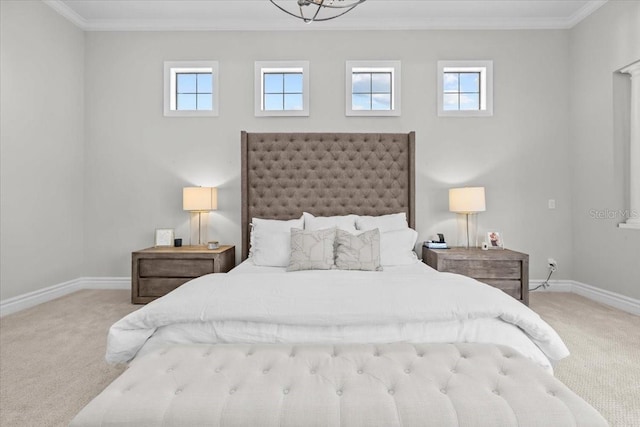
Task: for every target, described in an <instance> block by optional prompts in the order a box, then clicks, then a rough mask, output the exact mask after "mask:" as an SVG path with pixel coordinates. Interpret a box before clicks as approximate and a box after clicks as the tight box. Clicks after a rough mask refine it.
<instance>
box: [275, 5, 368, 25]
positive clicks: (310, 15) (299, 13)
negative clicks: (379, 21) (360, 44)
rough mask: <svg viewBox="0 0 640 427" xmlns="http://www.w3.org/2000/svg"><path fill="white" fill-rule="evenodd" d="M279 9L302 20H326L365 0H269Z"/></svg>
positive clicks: (307, 21) (347, 10) (340, 14)
mask: <svg viewBox="0 0 640 427" xmlns="http://www.w3.org/2000/svg"><path fill="white" fill-rule="evenodd" d="M269 1H270V2H271V3H273V4H274V5H275V6H276V7H277V8H278V9H280V10H281V11H283V12H285V13H288V14H289V15H291V16H295V17H296V18H298V19H302V20H303V21H304V22H306V23H309V22H316V21H328V20H330V19H334V18H337V17H338V16H342V15H344V14H345V13H347V12H349V11H350V10H351V9H353V8H354V7H356V6H357V5H359V4H360V3H364V2H365V0H269Z"/></svg>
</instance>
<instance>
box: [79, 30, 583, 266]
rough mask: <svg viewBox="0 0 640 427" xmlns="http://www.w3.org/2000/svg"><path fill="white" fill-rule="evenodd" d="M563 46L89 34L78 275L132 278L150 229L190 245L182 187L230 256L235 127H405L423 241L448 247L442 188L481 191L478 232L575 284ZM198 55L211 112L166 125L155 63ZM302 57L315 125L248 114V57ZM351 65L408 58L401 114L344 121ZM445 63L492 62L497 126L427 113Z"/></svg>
mask: <svg viewBox="0 0 640 427" xmlns="http://www.w3.org/2000/svg"><path fill="white" fill-rule="evenodd" d="M568 43H569V35H568V32H567V31H475V32H474V31H416V32H404V31H387V32H335V31H331V32H328V31H327V32H305V33H302V34H296V33H292V32H280V33H278V32H275V33H269V32H218V33H198V32H186V33H185V32H175V33H163V32H147V33H140V32H131V33H113V32H91V33H87V35H86V74H85V76H86V117H87V120H86V126H87V143H86V174H85V177H86V180H87V182H86V188H87V189H88V191H87V192H86V194H85V201H86V204H85V217H86V222H85V236H86V240H85V250H86V255H87V256H86V264H85V274H87V275H95V276H125V275H128V274H129V268H130V267H129V263H130V253H131V251H132V250H135V249H138V248H143V247H147V246H150V245H152V244H153V231H154V229H155V228H156V227H169V228H175V229H176V230H177V233H178V234H179V235H180V236H182V237H186V236H187V235H188V215H187V213H185V212H183V211H182V210H181V188H182V187H183V186H187V185H214V186H218V187H219V188H220V192H219V203H218V205H219V210H218V211H216V212H215V213H213V214H211V216H210V224H211V229H210V230H209V235H210V236H212V237H214V238H217V239H218V240H220V241H221V242H225V243H234V244H236V245H239V244H240V226H239V220H240V175H239V174H240V147H239V144H240V131H241V130H243V129H245V130H249V131H355V132H360V131H374V132H378V131H381V132H385V131H388V132H398V131H410V130H415V131H416V133H417V144H416V145H417V185H416V186H417V229H418V231H419V232H420V234H421V237H420V238H421V239H425V238H427V237H428V236H429V235H431V234H433V233H435V232H444V233H445V235H446V236H447V237H448V238H449V240H451V241H452V242H453V243H455V242H456V239H457V236H456V234H457V230H456V219H455V215H454V214H452V213H450V212H448V189H449V188H450V187H452V186H458V185H484V186H486V189H487V212H485V213H482V214H480V215H479V224H480V229H481V230H482V231H484V230H486V229H488V228H490V229H496V230H499V231H501V232H502V233H503V235H504V239H505V241H506V244H507V246H508V247H510V248H513V249H517V250H522V251H526V252H528V253H530V254H531V276H532V277H533V278H543V277H544V276H545V273H546V259H547V257H549V256H553V257H555V258H556V259H557V260H558V262H559V266H560V270H559V273H558V277H564V278H570V277H571V272H572V265H571V264H572V256H571V227H570V215H571V209H570V206H571V193H570V177H571V167H570V156H569V129H568V126H567V122H568V119H569V109H568V108H569V94H568V90H567V87H568V85H569V79H568V72H569V61H568V57H567V52H568ZM203 59H212V60H218V61H219V62H220V82H221V83H220V105H221V106H220V116H219V117H218V118H165V117H163V114H162V98H163V92H162V85H163V81H162V70H163V61H165V60H203ZM296 59H303V60H309V61H310V75H311V88H310V91H311V105H310V110H311V115H310V117H308V118H300V117H295V118H256V117H254V114H253V96H254V95H253V72H254V61H256V60H296ZM351 59H353V60H358V59H392V60H401V61H402V90H403V94H402V104H403V105H402V116H401V117H380V118H358V117H345V112H344V96H345V95H344V80H345V75H344V73H345V72H344V68H345V61H346V60H351ZM439 59H492V60H493V61H494V74H495V85H494V86H495V102H494V105H495V115H494V116H493V117H491V118H438V117H437V114H436V94H435V87H436V62H437V60H439ZM550 153H553V155H551V154H550ZM549 198H554V199H556V200H557V205H558V208H557V209H556V210H548V209H547V200H548V199H549ZM238 253H239V250H238Z"/></svg>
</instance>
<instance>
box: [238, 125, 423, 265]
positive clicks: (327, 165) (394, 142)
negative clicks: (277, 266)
mask: <svg viewBox="0 0 640 427" xmlns="http://www.w3.org/2000/svg"><path fill="white" fill-rule="evenodd" d="M241 139H242V175H241V177H242V178H241V179H242V243H243V245H242V246H243V247H242V259H246V258H247V256H248V251H249V246H248V245H249V222H250V221H251V218H254V217H260V218H273V219H291V218H296V217H299V216H300V215H302V212H303V211H307V212H310V213H312V214H314V215H318V216H331V215H345V214H350V213H354V214H358V215H383V214H389V213H396V212H406V213H407V218H408V220H409V225H410V226H411V227H415V207H414V192H415V186H414V181H415V165H414V152H415V133H414V132H410V133H408V134H400V133H382V134H373V133H248V132H244V131H243V132H242V134H241Z"/></svg>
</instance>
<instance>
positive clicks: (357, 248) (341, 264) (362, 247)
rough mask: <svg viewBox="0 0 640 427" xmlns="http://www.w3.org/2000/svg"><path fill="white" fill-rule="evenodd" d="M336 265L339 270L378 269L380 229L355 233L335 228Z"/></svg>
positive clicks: (379, 268)
mask: <svg viewBox="0 0 640 427" xmlns="http://www.w3.org/2000/svg"><path fill="white" fill-rule="evenodd" d="M336 240H337V243H338V245H337V247H336V267H337V268H338V269H340V270H369V271H380V270H382V267H381V266H380V231H379V230H378V229H377V228H375V229H373V230H369V231H365V232H363V233H361V234H358V235H355V234H351V233H348V232H346V231H342V230H340V229H338V230H336Z"/></svg>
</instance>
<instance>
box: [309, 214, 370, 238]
mask: <svg viewBox="0 0 640 427" xmlns="http://www.w3.org/2000/svg"><path fill="white" fill-rule="evenodd" d="M302 217H303V218H304V229H305V230H325V229H327V228H333V227H335V228H339V229H340V230H345V231H349V232H351V233H355V232H356V218H357V217H358V216H357V215H340V216H314V215H313V214H310V213H309V212H304V213H303V214H302Z"/></svg>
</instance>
